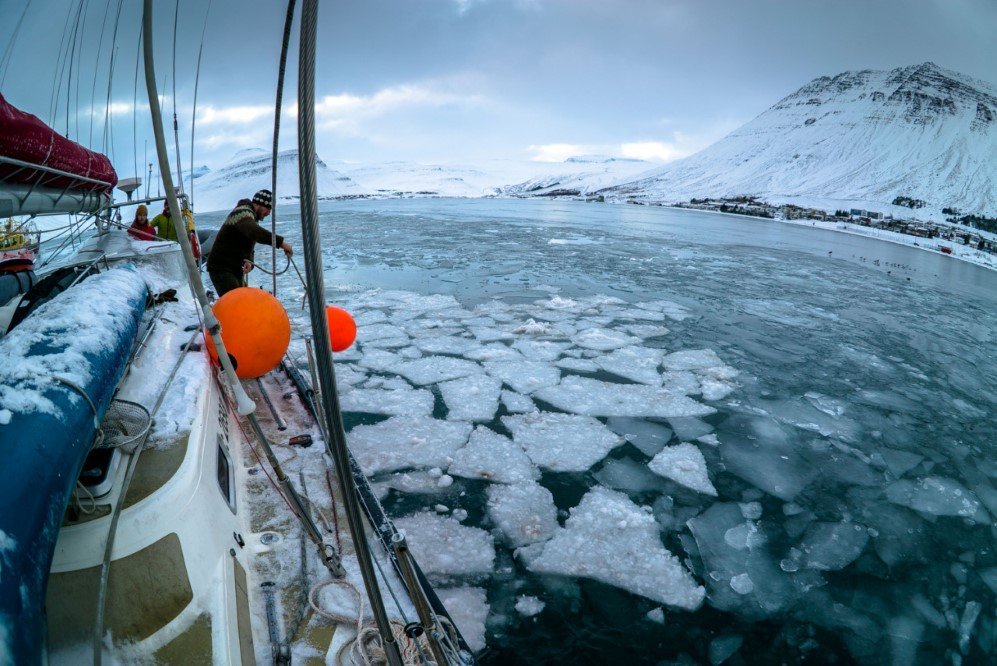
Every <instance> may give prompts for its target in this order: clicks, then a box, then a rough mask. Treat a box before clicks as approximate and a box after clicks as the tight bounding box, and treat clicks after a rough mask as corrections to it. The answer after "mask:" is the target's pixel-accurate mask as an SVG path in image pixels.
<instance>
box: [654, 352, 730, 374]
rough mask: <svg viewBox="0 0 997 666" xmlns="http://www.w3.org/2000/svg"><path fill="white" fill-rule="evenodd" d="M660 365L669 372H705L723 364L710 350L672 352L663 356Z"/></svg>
mask: <svg viewBox="0 0 997 666" xmlns="http://www.w3.org/2000/svg"><path fill="white" fill-rule="evenodd" d="M662 363H664V365H665V367H666V368H668V369H669V370H705V369H707V368H715V367H717V366H722V365H723V364H724V362H723V361H721V360H720V357H719V356H717V354H716V352H715V351H713V350H712V349H688V350H686V351H678V352H674V353H672V354H668V355H667V356H665V357H664V358H663V359H662Z"/></svg>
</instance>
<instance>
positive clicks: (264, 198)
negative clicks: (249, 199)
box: [253, 190, 273, 208]
mask: <svg viewBox="0 0 997 666" xmlns="http://www.w3.org/2000/svg"><path fill="white" fill-rule="evenodd" d="M253 203H254V204H259V205H261V206H266V207H267V208H273V193H272V192H270V190H260V191H259V192H257V193H256V194H254V195H253Z"/></svg>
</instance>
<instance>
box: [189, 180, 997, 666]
mask: <svg viewBox="0 0 997 666" xmlns="http://www.w3.org/2000/svg"><path fill="white" fill-rule="evenodd" d="M285 209H286V210H287V213H286V214H284V213H283V212H282V216H283V217H282V221H281V225H280V226H281V228H287V229H289V231H288V232H287V235H288V237H289V240H290V241H291V243H292V244H293V245H294V246H295V248H297V249H299V250H300V247H301V246H300V233H298V232H296V231H294V230H293V225H292V223H296V222H297V219H296V217H294V216H292V213H291V211H290V210H289V209H290V207H284V209H282V211H283V210H285ZM218 219H220V216H203V218H202V220H201V224H205V223H207V225H208V226H210V225H211V222H212V221H217V220H218ZM321 220H322V225H323V228H322V233H323V241H324V244H325V250H324V258H325V264H326V269H327V270H326V283H327V285H328V287H327V295H328V297H329V301H330V302H335V303H338V304H341V305H344V306H345V307H347V308H348V309H349V310H351V312H353V313H354V315H355V316H356V317H357V320H358V322H359V324H360V332H359V338H358V344H357V345H356V346H355V348H354V349H352V350H350V351H348V352H347V353H345V354H342V355H339V356H338V357H337V361H338V363H337V376H338V378H339V381H340V384H341V393H342V400H343V406H344V411H345V412H346V418H347V422H348V423H347V427H348V428H349V429H350V433H349V439H350V444H351V446H352V447H353V449H354V452H355V454H356V455H357V456H358V458H359V459H360V461H361V464H362V465H363V466H364V467H365V468H366V469H367V470H368V472H369V473H371V474H372V476H373V477H374V479H375V481H376V482H377V485H378V487H379V488H380V490H381V492H382V493H383V495H384V500H383V501H384V504H385V507H386V509H387V510H388V511H389V513H390V514H391V515H392V516H393V517H395V518H396V520H397V523H398V524H399V526H400V527H403V528H404V529H405V530H406V531H407V533H408V534H409V537H410V540H411V541H412V544H413V550H414V551H415V552H416V554H417V555H418V557H419V559H420V562H421V564H422V566H423V568H424V569H426V570H427V573H429V575H430V577H431V578H432V579H433V580H434V582H435V583H437V585H438V587H439V589H440V590H441V596H443V597H444V598H445V599H447V600H448V603H449V604H450V605H451V606H452V608H451V610H454V609H456V610H455V615H456V616H457V617H458V623H462V629H463V630H464V633H465V634H466V635H467V634H470V635H472V642H474V640H475V638H474V637H473V635H474V634H480V633H481V629H482V627H481V623H482V622H484V627H485V628H486V629H487V633H486V634H485V635H484V636H483V637H478V638H477V640H481V639H482V638H483V639H484V640H485V641H486V642H487V648H486V649H485V651H484V652H482V653H481V659H482V661H483V662H485V663H496V664H510V663H650V664H654V663H672V662H677V663H710V662H712V663H721V662H724V663H732V664H737V663H764V664H772V663H796V662H809V663H855V662H858V663H895V664H906V663H919V664H939V663H952V664H960V663H965V664H970V663H992V660H993V658H994V657H993V651H994V643H995V641H997V636H995V633H997V623H995V590H997V556H995V553H994V544H995V532H994V527H993V516H994V515H995V513H997V490H995V485H994V484H995V479H997V461H995V459H994V448H995V441H997V426H995V424H994V419H993V416H994V411H995V410H994V407H995V397H994V396H995V395H997V379H995V378H997V344H995V341H997V295H995V287H997V275H995V274H994V273H992V272H988V271H986V270H984V269H981V268H977V267H974V266H971V265H968V264H965V263H961V262H958V261H956V260H953V259H951V258H949V257H945V256H942V255H937V254H931V253H928V252H922V251H918V250H914V249H912V248H907V247H903V246H899V245H891V244H888V243H883V242H880V241H875V240H872V239H866V238H861V237H855V236H848V235H844V234H837V233H834V232H825V231H820V230H815V229H806V228H800V227H795V226H790V225H784V224H779V223H775V222H769V221H760V220H748V219H738V218H732V217H724V216H716V215H710V214H705V213H698V212H692V211H679V210H669V209H664V208H648V207H639V206H609V205H600V204H583V203H573V202H551V201H517V200H513V201H509V200H469V201H460V200H430V199H420V200H401V201H398V200H391V201H355V202H330V203H325V204H323V205H322V207H321ZM299 256H300V255H299ZM261 262H262V259H261ZM292 277H293V276H292V275H291V274H290V273H288V274H285V275H283V276H282V277H281V285H282V286H281V296H282V298H284V300H285V302H291V301H292V300H293V298H294V297H296V296H299V295H300V293H301V290H300V287H299V286H298V285H297V284H295V281H292ZM252 282H253V284H258V283H264V282H263V279H262V276H260V275H259V274H258V273H257V274H256V275H255V276H254V278H253V280H252ZM264 284H269V283H264ZM289 310H291V311H292V313H295V318H296V319H298V320H301V321H303V319H302V316H301V315H300V314H297V313H298V312H299V310H296V309H295V307H294V306H293V305H292V306H291V307H290V308H289ZM294 349H295V350H296V351H297V352H299V353H300V350H301V347H300V345H296V346H295V347H294ZM535 410H536V411H535ZM472 429H474V434H471V433H472ZM469 438H470V443H468V439H469ZM704 593H705V594H704ZM486 604H487V606H486ZM461 618H463V621H462V620H461Z"/></svg>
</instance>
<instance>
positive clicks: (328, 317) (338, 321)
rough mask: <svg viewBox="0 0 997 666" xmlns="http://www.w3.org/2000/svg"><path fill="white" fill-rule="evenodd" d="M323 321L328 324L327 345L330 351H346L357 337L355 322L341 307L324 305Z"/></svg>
mask: <svg viewBox="0 0 997 666" xmlns="http://www.w3.org/2000/svg"><path fill="white" fill-rule="evenodd" d="M325 321H326V323H327V324H328V325H329V346H331V347H332V351H334V352H341V351H346V350H347V349H348V348H349V346H350V345H352V344H353V341H354V340H356V339H357V323H356V322H355V321H353V317H352V316H351V315H350V313H349V312H347V311H346V310H344V309H343V308H340V307H336V306H335V305H327V306H325Z"/></svg>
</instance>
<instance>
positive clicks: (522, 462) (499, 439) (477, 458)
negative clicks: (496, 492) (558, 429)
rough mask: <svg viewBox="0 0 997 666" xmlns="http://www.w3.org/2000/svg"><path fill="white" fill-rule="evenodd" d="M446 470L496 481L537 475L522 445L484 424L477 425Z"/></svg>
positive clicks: (537, 477) (517, 479)
mask: <svg viewBox="0 0 997 666" xmlns="http://www.w3.org/2000/svg"><path fill="white" fill-rule="evenodd" d="M447 471H448V472H449V473H450V474H456V475H457V476H463V477H465V478H468V479H485V480H486V481H496V482H498V483H522V482H524V481H535V480H536V479H539V478H540V472H539V471H537V468H536V467H534V466H533V463H531V462H530V459H529V457H528V456H527V455H526V454H525V453H524V452H523V449H522V447H520V446H519V445H517V444H514V443H513V442H512V441H511V440H510V439H509V438H508V437H504V436H502V435H500V434H498V433H496V432H494V431H492V430H489V429H488V428H485V427H483V426H478V427H477V428H475V429H474V432H472V433H471V439H470V441H468V443H467V446H465V447H464V448H462V449H460V450H459V451H457V452H456V453H454V455H453V464H451V465H450V469H448V470H447Z"/></svg>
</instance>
